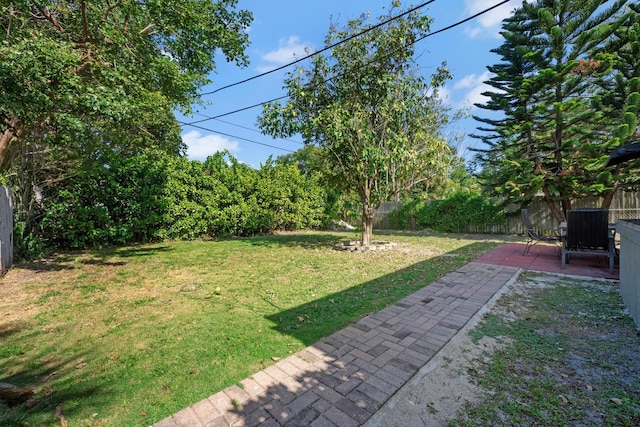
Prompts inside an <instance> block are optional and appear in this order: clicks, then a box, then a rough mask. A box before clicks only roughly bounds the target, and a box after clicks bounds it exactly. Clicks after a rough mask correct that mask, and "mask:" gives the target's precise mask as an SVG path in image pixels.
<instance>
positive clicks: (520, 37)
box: [478, 0, 627, 221]
mask: <svg viewBox="0 0 640 427" xmlns="http://www.w3.org/2000/svg"><path fill="white" fill-rule="evenodd" d="M626 3H627V1H626V0H617V1H614V2H608V1H604V0H592V1H586V2H584V1H582V2H578V1H576V0H560V1H557V0H556V1H551V0H538V1H536V2H531V3H527V2H523V4H522V7H521V8H520V9H519V10H518V11H517V12H516V14H515V15H514V17H513V18H512V19H510V20H508V21H507V22H505V24H504V26H503V28H504V30H505V31H504V32H503V35H504V37H505V40H506V41H505V43H504V44H503V45H502V46H501V47H500V48H499V49H497V52H498V53H500V54H501V55H502V58H503V61H504V63H502V64H498V65H496V66H494V67H491V68H490V70H491V71H493V72H494V73H496V77H495V78H494V79H492V81H491V82H490V84H491V85H492V86H493V87H496V88H497V89H498V92H495V93H492V94H489V96H490V102H489V103H487V104H486V105H485V106H483V108H485V109H489V110H495V111H500V112H502V113H503V114H504V115H505V118H504V119H502V120H498V121H489V120H486V119H485V120H483V122H484V123H486V124H489V127H487V128H481V130H482V131H485V132H487V131H488V132H489V135H485V136H482V137H481V138H482V139H483V141H484V142H487V143H489V147H488V149H487V150H485V152H484V153H481V155H480V156H478V160H479V162H480V164H481V165H482V166H484V167H485V171H484V176H485V178H491V179H493V181H494V183H496V184H497V187H498V192H499V193H501V194H504V195H506V196H507V197H508V198H509V200H510V201H517V202H520V203H522V204H526V203H527V202H528V201H529V200H531V199H532V198H533V197H534V196H535V195H537V194H543V195H544V197H545V199H546V201H547V203H548V205H549V207H550V209H551V211H552V212H553V214H554V215H555V216H556V218H557V219H558V220H559V221H560V220H563V219H564V214H565V212H566V211H567V210H570V209H571V201H572V200H573V199H576V198H581V197H585V196H587V195H604V194H606V191H607V190H608V187H607V184H608V183H607V175H606V174H603V173H602V165H603V160H602V159H603V156H606V155H607V154H608V153H609V151H610V149H611V142H610V136H611V134H610V129H609V128H608V127H607V126H606V123H604V122H603V112H602V111H601V110H599V109H598V108H596V106H595V105H594V101H595V100H597V99H598V93H599V92H598V91H599V89H598V88H599V83H601V82H602V81H604V80H606V79H608V78H610V76H611V72H610V71H611V65H612V61H611V60H610V58H609V57H607V56H606V55H604V54H603V53H602V50H603V49H604V48H605V46H606V44H607V43H608V42H609V41H610V40H611V39H612V37H614V33H615V31H616V29H617V28H619V27H620V26H621V25H622V22H623V21H621V20H620V16H621V15H622V12H623V11H624V10H625V9H624V6H625V4H626ZM505 94H506V95H505ZM502 97H505V98H506V99H501V98H502ZM559 205H560V206H561V209H559Z"/></svg>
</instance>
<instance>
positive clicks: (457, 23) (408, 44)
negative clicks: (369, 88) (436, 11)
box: [184, 0, 511, 126]
mask: <svg viewBox="0 0 640 427" xmlns="http://www.w3.org/2000/svg"><path fill="white" fill-rule="evenodd" d="M509 1H511V0H503V1H501V2H500V3H497V4H495V5H493V6H490V7H488V8H487V9H484V10H482V11H480V12H478V13H476V14H475V15H472V16H469V17H468V18H465V19H463V20H461V21H458V22H456V23H454V24H451V25H449V26H447V27H444V28H441V29H439V30H437V31H434V32H432V33H429V34H427V35H425V36H423V37H420V38H418V39H416V40H414V41H413V42H411V43H407V44H406V45H404V46H403V47H402V48H401V49H405V48H407V47H409V46H411V45H413V44H415V43H417V42H419V41H422V40H424V39H426V38H427V37H431V36H434V35H436V34H439V33H442V32H444V31H448V30H450V29H452V28H455V27H457V26H459V25H462V24H464V23H466V22H469V21H471V20H472V19H475V18H477V17H478V16H481V15H484V14H485V13H487V12H490V11H491V10H493V9H495V8H497V7H499V6H502V5H503V4H506V3H509ZM397 51H398V50H396V51H394V52H392V54H393V53H395V52H397ZM365 65H367V64H363V65H362V66H361V67H363V66H365ZM340 75H343V74H340ZM340 75H338V76H333V77H330V78H328V79H325V80H324V82H325V83H326V82H329V81H331V80H333V79H335V78H336V77H339V76H340ZM285 98H289V95H283V96H281V97H279V98H274V99H271V100H269V101H264V102H260V103H258V104H253V105H250V106H248V107H244V108H239V109H237V110H233V111H229V112H228V113H224V114H218V115H216V116H210V117H207V118H205V119H202V120H195V121H192V122H189V123H184V125H187V126H191V125H194V124H196V123H202V122H206V121H209V120H215V119H218V118H220V117H225V116H229V115H231V114H236V113H240V112H242V111H246V110H251V109H253V108H256V107H260V106H262V105H264V104H269V103H271V102H274V101H279V100H281V99H285ZM203 116H204V115H203ZM205 117H206V116H205Z"/></svg>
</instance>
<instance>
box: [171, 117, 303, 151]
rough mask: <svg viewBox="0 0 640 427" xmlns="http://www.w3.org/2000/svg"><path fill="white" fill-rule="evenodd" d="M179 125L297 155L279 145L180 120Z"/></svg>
mask: <svg viewBox="0 0 640 427" xmlns="http://www.w3.org/2000/svg"><path fill="white" fill-rule="evenodd" d="M178 124H181V125H182V126H191V127H194V128H196V129H201V130H205V131H207V132H211V133H215V134H218V135H222V136H227V137H229V138H233V139H239V140H241V141H246V142H250V143H252V144H258V145H263V146H265V147H269V148H275V149H276V150H282V151H286V152H287V153H295V151H292V150H287V149H286V148H282V147H278V146H277V145H269V144H265V143H264V142H258V141H254V140H252V139H247V138H242V137H239V136H236V135H231V134H228V133H224V132H220V131H217V130H214V129H209V128H206V127H203V126H198V125H194V124H191V123H185V122H181V121H180V120H178Z"/></svg>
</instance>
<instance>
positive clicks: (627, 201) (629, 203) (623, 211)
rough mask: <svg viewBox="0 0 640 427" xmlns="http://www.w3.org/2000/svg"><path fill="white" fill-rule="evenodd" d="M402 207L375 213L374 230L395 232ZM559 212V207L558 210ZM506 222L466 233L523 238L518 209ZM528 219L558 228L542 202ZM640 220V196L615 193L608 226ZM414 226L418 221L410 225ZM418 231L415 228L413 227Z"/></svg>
mask: <svg viewBox="0 0 640 427" xmlns="http://www.w3.org/2000/svg"><path fill="white" fill-rule="evenodd" d="M601 203H602V199H600V198H596V197H592V198H585V199H581V200H576V201H574V202H572V206H573V208H574V209H575V208H598V207H600V206H601ZM401 204H402V203H400V202H386V203H383V204H382V206H380V208H379V209H378V211H377V212H376V221H375V223H374V228H375V229H378V230H384V229H390V228H393V227H392V226H391V224H390V222H389V220H388V215H389V213H391V212H393V211H394V210H395V209H396V208H397V207H399V206H400V205H401ZM558 208H560V206H558ZM507 212H508V216H507V221H506V223H504V224H487V225H483V226H476V225H474V224H469V226H468V227H467V228H466V229H465V230H460V232H464V233H487V234H523V233H524V224H523V222H522V216H521V214H520V210H519V209H518V207H517V206H510V207H509V208H508V209H507ZM529 216H530V217H531V222H532V223H533V225H534V227H535V228H538V229H541V230H545V229H551V228H555V227H557V226H558V221H557V220H556V219H555V218H554V217H553V215H552V214H551V210H550V209H549V207H548V206H547V204H546V203H545V202H544V200H542V199H536V200H534V201H533V202H532V203H531V205H529ZM630 218H640V193H635V192H634V193H623V192H619V193H616V195H615V197H614V198H613V201H612V203H611V206H610V208H609V222H616V221H617V220H619V219H630ZM410 222H413V223H414V224H415V221H410ZM412 228H415V227H412Z"/></svg>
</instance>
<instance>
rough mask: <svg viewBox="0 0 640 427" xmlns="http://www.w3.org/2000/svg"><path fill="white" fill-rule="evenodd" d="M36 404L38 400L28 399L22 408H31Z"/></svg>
mask: <svg viewBox="0 0 640 427" xmlns="http://www.w3.org/2000/svg"><path fill="white" fill-rule="evenodd" d="M38 402H39V400H38V399H29V400H27V401H26V402H25V403H24V406H26V407H27V408H33V407H34V406H36V405H37V404H38Z"/></svg>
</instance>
